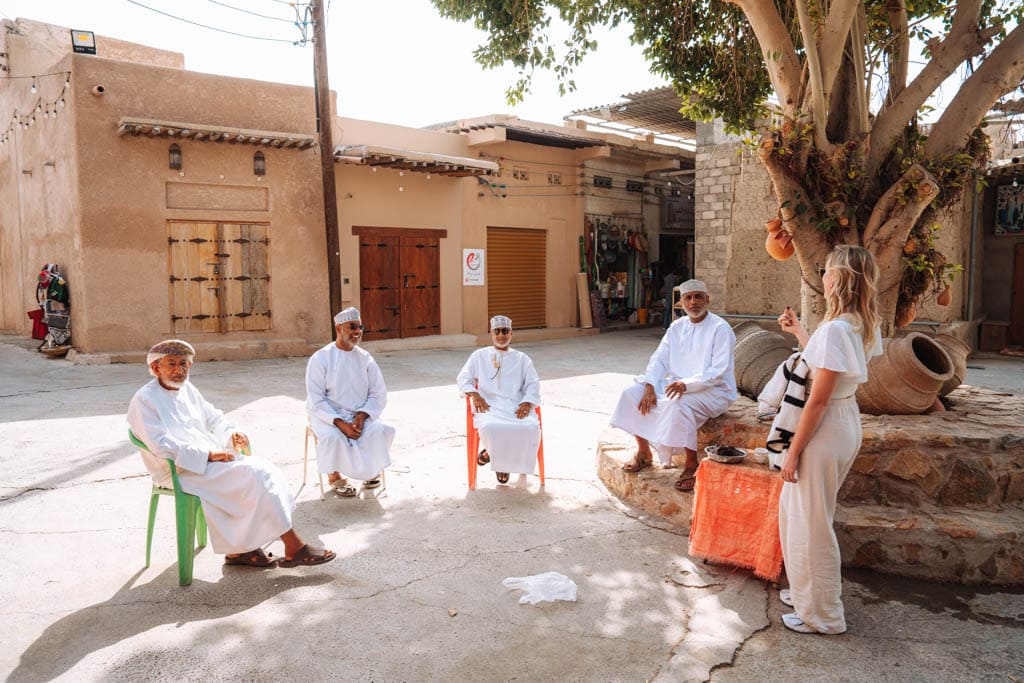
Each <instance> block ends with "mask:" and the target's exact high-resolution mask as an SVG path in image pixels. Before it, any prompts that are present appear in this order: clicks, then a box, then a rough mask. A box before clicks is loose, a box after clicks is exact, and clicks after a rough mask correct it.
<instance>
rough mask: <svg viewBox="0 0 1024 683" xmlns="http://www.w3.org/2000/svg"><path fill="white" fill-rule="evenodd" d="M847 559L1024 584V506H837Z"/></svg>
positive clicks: (852, 563) (908, 571) (892, 570)
mask: <svg viewBox="0 0 1024 683" xmlns="http://www.w3.org/2000/svg"><path fill="white" fill-rule="evenodd" d="M835 529H836V536H837V537H838V538H839V547H840V548H841V549H842V554H843V564H844V565H845V566H848V567H865V568H868V569H873V570H875V571H879V572H885V573H888V574H898V575H900V576H911V577H915V578H924V579H937V580H940V581H952V582H956V583H968V584H993V585H1005V586H1012V585H1021V584H1024V509H1021V508H1019V507H1010V508H1007V509H1004V510H999V511H992V510H972V509H966V508H959V509H956V508H952V509H951V508H936V507H921V508H917V509H913V510H909V509H900V508H892V507H884V506H881V505H871V506H857V507H845V506H842V505H840V506H839V507H838V508H837V509H836V524H835Z"/></svg>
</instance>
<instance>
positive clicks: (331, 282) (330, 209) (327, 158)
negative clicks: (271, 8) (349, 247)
mask: <svg viewBox="0 0 1024 683" xmlns="http://www.w3.org/2000/svg"><path fill="white" fill-rule="evenodd" d="M310 5H311V6H312V10H313V80H314V92H315V94H316V128H317V131H318V132H319V133H320V178H321V181H322V182H323V186H324V228H325V229H326V231H327V290H328V292H329V295H330V300H331V317H332V318H333V316H334V315H335V314H336V313H337V312H338V311H340V310H341V242H340V238H339V236H338V193H337V188H336V187H335V185H334V140H333V137H332V131H331V124H332V122H333V121H334V112H332V111H331V90H330V88H329V87H328V80H327V38H326V36H325V31H324V0H310ZM331 338H332V339H333V338H334V322H333V320H332V322H331Z"/></svg>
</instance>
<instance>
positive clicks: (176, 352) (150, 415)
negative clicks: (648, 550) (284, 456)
mask: <svg viewBox="0 0 1024 683" xmlns="http://www.w3.org/2000/svg"><path fill="white" fill-rule="evenodd" d="M194 357H195V349H193V348H192V345H191V344H189V343H188V342H185V341H181V340H180V339H168V340H166V341H162V342H160V343H158V344H156V345H154V346H153V347H152V348H151V349H150V350H149V355H148V356H147V357H146V362H147V364H148V365H149V373H150V374H151V375H153V378H154V379H153V380H152V381H151V382H149V383H148V384H146V385H144V386H143V387H142V388H141V389H139V390H138V391H137V392H135V396H133V397H132V400H131V403H130V404H129V405H128V426H129V427H131V431H132V434H134V435H135V437H136V438H137V439H139V440H141V441H142V442H143V443H144V444H146V449H148V450H142V449H140V451H139V452H140V453H141V454H142V460H143V463H144V464H145V465H146V469H147V470H148V471H149V473H150V474H151V475H152V477H153V481H154V482H155V483H156V484H157V485H158V486H163V487H165V488H171V486H172V485H173V484H172V480H171V470H170V468H169V467H168V463H167V459H168V458H169V459H171V460H173V461H174V465H175V467H177V470H178V481H179V482H180V484H181V488H182V490H184V491H185V493H191V494H192V495H194V496H198V497H199V501H200V503H201V504H202V506H203V514H204V515H205V516H206V522H207V525H208V528H209V530H210V542H211V544H212V545H213V551H214V552H215V553H225V554H226V558H225V559H224V564H230V565H244V566H249V567H270V566H273V565H275V564H276V565H278V566H282V567H294V566H300V565H314V564H322V563H324V562H330V561H331V560H333V559H334V558H335V557H336V556H335V554H334V552H332V551H330V550H319V549H314V548H313V547H311V546H309V545H307V544H306V543H305V542H303V540H302V539H301V538H299V536H298V534H296V533H295V530H294V529H293V528H292V511H293V510H294V508H295V501H294V500H293V499H292V496H291V494H290V493H289V492H288V482H287V481H286V480H285V478H284V474H283V473H282V472H281V470H279V469H278V468H277V467H275V466H274V465H273V464H271V463H270V462H268V461H266V460H263V459H262V458H258V457H255V456H248V457H240V456H238V453H239V452H242V451H248V448H249V439H248V437H246V436H245V435H244V434H242V433H241V432H238V431H236V430H235V428H234V426H233V425H232V424H231V423H230V422H229V421H228V420H227V419H226V418H225V417H224V413H223V412H221V411H219V410H217V409H216V408H214V407H213V406H212V405H211V404H210V403H209V402H207V401H206V400H205V399H204V398H203V396H202V394H200V393H199V390H198V389H196V388H195V386H193V385H192V383H191V382H190V381H189V379H188V375H189V370H190V369H191V367H192V361H193V358H194ZM277 537H280V538H281V540H282V541H283V542H284V557H283V558H280V559H275V558H274V557H273V556H272V554H271V553H265V552H264V551H263V549H262V547H263V546H264V545H266V544H267V543H269V542H270V541H272V540H273V539H274V538H277Z"/></svg>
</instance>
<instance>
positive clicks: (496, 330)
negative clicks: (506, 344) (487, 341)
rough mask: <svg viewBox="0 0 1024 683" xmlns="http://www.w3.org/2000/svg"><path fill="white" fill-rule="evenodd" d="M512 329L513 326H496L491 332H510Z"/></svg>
mask: <svg viewBox="0 0 1024 683" xmlns="http://www.w3.org/2000/svg"><path fill="white" fill-rule="evenodd" d="M511 331H512V328H511V327H495V328H494V329H493V330H491V332H492V333H494V334H508V333H509V332H511Z"/></svg>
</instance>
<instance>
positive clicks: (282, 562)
mask: <svg viewBox="0 0 1024 683" xmlns="http://www.w3.org/2000/svg"><path fill="white" fill-rule="evenodd" d="M335 557H337V555H335V554H334V551H333V550H321V551H319V552H317V551H316V550H314V549H313V548H311V547H309V544H306V545H304V546H302V547H301V548H299V549H298V550H297V551H296V552H295V554H294V555H293V556H292V558H291V559H288V558H287V557H282V558H281V559H279V560H278V561H277V566H279V567H298V566H299V565H302V566H304V567H308V566H312V565H314V564H324V563H325V562H330V561H331V560H333V559H334V558H335Z"/></svg>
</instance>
